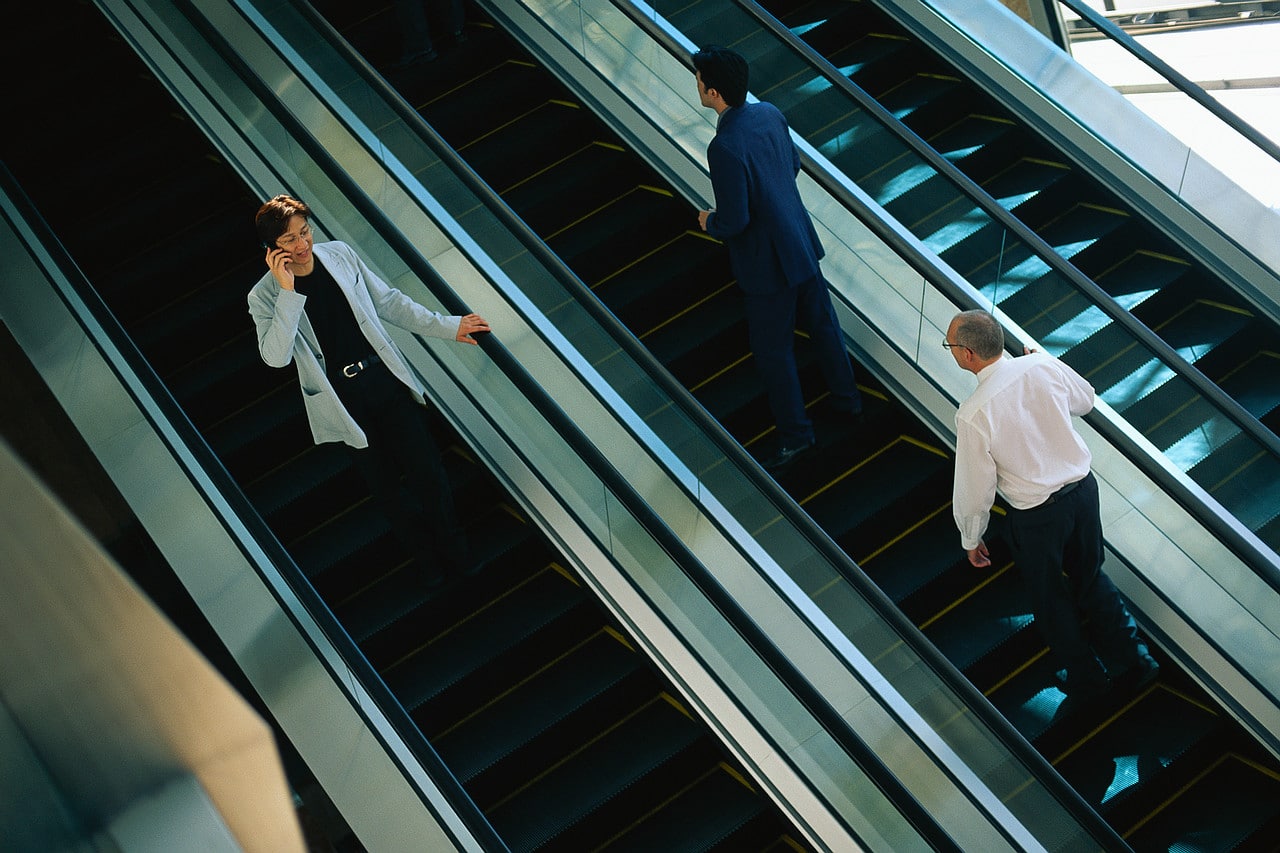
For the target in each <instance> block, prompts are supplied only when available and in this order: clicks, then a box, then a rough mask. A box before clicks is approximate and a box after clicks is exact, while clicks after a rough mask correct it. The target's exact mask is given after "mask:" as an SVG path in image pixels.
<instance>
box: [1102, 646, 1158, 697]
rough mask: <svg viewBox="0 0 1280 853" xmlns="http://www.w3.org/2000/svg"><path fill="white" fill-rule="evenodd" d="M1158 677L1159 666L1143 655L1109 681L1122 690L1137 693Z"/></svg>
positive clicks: (1153, 659)
mask: <svg viewBox="0 0 1280 853" xmlns="http://www.w3.org/2000/svg"><path fill="white" fill-rule="evenodd" d="M1158 675H1160V664H1158V663H1156V659H1155V658H1153V657H1152V656H1151V655H1147V654H1144V655H1143V656H1142V657H1140V658H1138V660H1137V661H1135V662H1134V663H1132V664H1130V665H1129V667H1128V668H1127V669H1125V670H1124V671H1123V672H1121V673H1120V674H1119V675H1116V676H1115V677H1113V678H1112V679H1111V681H1112V683H1114V684H1115V685H1116V686H1117V687H1119V688H1120V689H1122V690H1132V691H1138V690H1141V689H1142V688H1144V687H1146V686H1147V685H1148V684H1150V683H1151V682H1153V681H1155V680H1156V677H1157V676H1158Z"/></svg>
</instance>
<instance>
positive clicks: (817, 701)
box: [180, 0, 1004, 850]
mask: <svg viewBox="0 0 1280 853" xmlns="http://www.w3.org/2000/svg"><path fill="white" fill-rule="evenodd" d="M180 2H181V4H182V5H183V7H184V8H185V10H186V13H187V14H189V13H190V11H191V5H190V2H191V0H180ZM296 8H297V10H298V11H300V12H301V13H302V14H304V15H305V16H306V17H307V18H308V19H311V20H312V22H313V23H320V24H323V26H322V27H321V28H320V32H322V33H325V34H327V36H326V37H328V38H330V39H336V40H337V41H336V42H335V43H334V44H335V47H340V48H341V49H342V51H343V53H348V52H350V53H352V54H353V53H354V52H352V51H351V48H350V47H349V46H347V45H346V43H345V40H343V39H342V38H341V36H340V35H338V34H337V33H336V31H334V30H333V29H332V27H331V25H329V24H328V22H327V21H324V20H323V19H322V18H318V19H317V18H316V13H314V12H313V11H312V10H311V9H310V7H309V5H308V4H305V3H303V4H301V5H298V6H296ZM192 24H193V25H194V26H195V27H196V28H197V29H198V30H199V31H200V32H201V35H202V37H203V38H205V39H206V41H208V43H209V44H210V45H211V46H212V47H213V48H214V49H215V50H216V51H217V52H218V53H219V54H220V55H221V56H222V57H223V60H224V61H225V62H227V63H228V65H229V66H230V67H232V68H233V70H234V71H235V72H236V73H237V74H238V75H239V76H240V77H241V79H242V82H243V83H244V84H245V85H246V86H248V87H249V88H250V89H251V91H253V92H254V94H255V96H256V97H257V98H258V99H259V100H260V101H261V103H262V104H263V106H264V108H267V109H273V107H275V105H276V104H277V103H278V99H277V98H276V97H275V95H274V93H273V92H271V91H270V90H269V89H268V88H267V87H266V86H265V85H264V84H263V83H262V81H261V80H259V79H258V78H257V77H256V75H254V74H253V73H252V71H251V70H250V69H248V68H247V66H246V64H245V63H244V61H243V60H242V59H241V58H240V57H239V55H238V54H237V53H236V52H235V50H234V49H233V48H232V47H231V46H230V45H229V44H227V42H226V39H225V37H223V35H222V34H221V33H219V32H218V31H217V30H216V29H215V28H213V27H212V25H210V24H209V22H208V21H207V20H205V19H204V18H203V17H202V16H199V15H196V16H195V17H194V18H193V19H192ZM348 58H351V56H348ZM355 58H356V59H357V60H358V61H357V62H354V63H353V67H355V68H357V69H358V70H360V73H362V74H369V75H372V80H371V81H370V83H371V84H373V83H376V84H377V85H378V88H379V90H380V91H381V93H382V94H383V95H384V96H386V97H388V99H389V100H390V101H391V102H393V103H401V102H402V99H401V98H400V97H399V96H398V95H397V94H396V93H395V92H394V91H392V90H390V88H389V87H387V84H386V83H385V81H383V80H382V79H381V77H380V76H378V75H377V74H376V72H374V71H373V70H372V68H370V67H369V66H368V64H367V63H366V62H365V61H364V60H363V59H362V58H359V57H358V56H356V57H355ZM302 82H303V83H306V82H307V81H306V80H305V79H303V80H302ZM405 108H406V109H407V106H406V107H405ZM273 114H274V115H275V117H276V119H277V120H278V121H280V122H281V124H282V125H284V126H285V127H286V128H287V129H288V130H289V132H290V135H291V138H292V139H293V140H294V141H295V142H296V143H297V144H298V145H299V146H301V147H303V148H305V149H306V150H307V153H308V156H310V157H311V158H312V159H313V160H314V161H315V162H316V163H317V164H318V165H319V166H320V168H321V171H322V172H323V173H324V174H325V175H326V176H327V177H328V179H329V180H331V181H333V183H334V184H335V185H336V186H337V187H338V188H339V190H340V191H341V192H342V193H343V195H344V197H345V198H346V199H347V200H348V201H349V202H350V203H351V205H352V207H353V209H355V210H357V211H358V212H359V214H360V215H361V216H362V217H364V218H365V219H366V220H367V221H368V222H370V223H371V224H374V225H375V228H376V230H377V231H378V233H379V234H381V235H383V237H384V239H385V240H386V241H387V243H388V244H389V245H390V246H391V247H392V249H393V250H394V251H395V252H396V253H397V254H398V255H399V257H400V259H401V260H402V261H404V262H405V264H406V265H407V266H408V268H409V269H410V270H411V271H412V272H413V274H414V275H416V276H418V277H419V278H420V279H421V280H422V281H423V282H424V283H425V284H427V285H428V287H429V289H430V290H431V291H432V293H433V294H434V295H436V296H437V298H439V299H440V300H441V302H442V304H443V306H444V307H445V308H446V310H448V311H450V312H452V313H455V314H465V313H467V310H468V309H467V307H466V306H465V305H464V304H463V303H462V301H461V299H460V298H459V297H458V296H457V295H456V293H454V291H453V290H452V288H451V287H450V286H449V284H448V283H447V282H446V281H445V280H444V279H443V278H442V277H441V276H440V275H439V273H437V272H436V271H435V269H434V268H433V267H432V266H431V265H430V263H428V262H427V261H426V260H425V259H424V258H423V257H422V255H421V254H420V251H419V249H418V247H417V245H416V244H415V243H414V242H413V241H412V240H411V239H410V238H408V237H407V236H406V235H404V234H403V232H402V231H401V230H400V229H399V228H398V227H397V226H396V224H395V223H394V222H393V221H392V220H391V218H390V217H389V216H387V214H386V213H385V212H384V211H383V210H382V208H381V207H380V206H379V205H377V204H376V203H375V202H374V201H373V199H371V198H369V196H368V195H367V194H366V193H365V191H364V190H363V188H362V187H361V186H360V185H359V184H358V183H357V182H356V181H355V180H354V179H353V178H351V177H350V176H349V175H347V174H346V173H345V172H343V171H342V170H341V168H340V167H339V166H338V164H337V163H336V162H335V160H334V159H333V157H332V155H330V154H329V153H328V151H327V150H326V149H325V147H324V146H323V145H322V144H321V143H320V142H319V140H317V139H316V138H315V137H314V136H313V135H312V134H311V132H310V131H309V129H308V128H307V127H306V126H305V125H303V124H302V123H301V122H300V121H299V120H298V119H297V118H296V117H295V116H293V114H292V113H290V112H289V111H288V110H280V109H273ZM414 115H415V116H416V113H415V114H414ZM417 123H419V124H425V123H423V122H422V119H421V117H420V116H417ZM445 147H446V148H447V146H445ZM456 156H457V155H456V154H454V157H456ZM477 180H478V178H477ZM490 192H491V191H490ZM530 233H531V232H530ZM534 239H536V238H534ZM539 242H540V241H539ZM588 292H589V291H588ZM593 301H594V297H593ZM419 340H420V341H421V342H422V343H423V344H424V345H426V342H425V341H423V340H421V339H419ZM479 344H480V347H481V348H482V349H483V350H484V352H485V353H486V355H487V356H488V357H489V358H490V360H492V361H493V363H494V365H495V366H496V367H497V368H498V369H499V370H500V371H502V373H503V374H504V375H505V376H506V377H507V378H508V379H509V381H511V383H512V384H513V385H514V386H515V387H516V388H517V389H518V390H519V391H520V392H521V393H522V394H524V395H525V396H526V398H527V399H528V400H529V401H530V402H531V403H532V404H533V406H534V408H535V409H536V410H537V411H538V412H539V414H540V415H541V416H543V417H544V418H545V419H546V420H547V422H548V423H549V424H550V425H551V426H552V428H553V429H554V430H555V432H556V433H557V434H558V435H559V436H560V437H561V438H562V439H563V440H564V441H565V442H566V444H568V445H569V447H570V448H571V449H572V450H573V451H574V452H575V453H576V454H577V455H578V456H579V457H581V458H582V459H583V460H585V461H586V462H587V464H588V466H589V467H590V468H591V469H592V470H593V472H594V473H596V474H597V476H599V477H600V479H601V481H602V482H603V483H604V485H605V486H606V487H607V488H608V489H609V490H610V492H611V493H613V494H614V495H615V496H617V497H618V499H619V501H620V503H621V504H622V505H623V506H624V507H625V508H626V509H627V510H628V511H629V512H630V513H632V515H633V516H634V517H635V518H636V520H637V521H638V522H639V523H640V525H641V527H643V528H644V529H645V530H646V532H648V533H649V534H650V535H651V536H653V538H654V539H655V541H657V542H658V543H659V545H661V547H662V548H663V549H664V551H665V552H666V553H668V554H669V555H671V557H672V560H673V561H674V562H675V563H676V564H677V565H679V566H681V568H682V569H684V571H685V572H686V574H687V575H688V576H689V577H690V579H691V580H692V581H693V582H694V583H695V584H696V585H697V586H698V587H699V589H700V590H701V591H702V592H703V594H704V595H706V596H707V598H708V600H710V601H711V602H712V603H713V604H715V606H716V607H717V608H718V609H719V610H720V611H721V612H722V613H724V614H725V615H726V618H727V620H728V621H729V622H730V624H732V625H733V627H734V628H735V630H737V631H738V632H739V633H740V634H741V636H742V637H743V638H744V640H745V641H746V642H747V643H748V645H750V646H751V647H752V649H753V650H754V651H755V652H756V653H757V654H759V655H760V657H761V659H762V660H764V661H766V662H767V663H768V665H769V666H770V668H771V669H773V670H774V671H775V672H777V673H779V677H780V679H781V680H782V681H783V683H784V684H786V685H787V687H788V689H790V690H792V691H793V692H794V694H795V695H796V696H797V697H798V698H799V699H800V701H801V702H802V703H803V704H804V705H805V707H807V708H808V709H809V710H810V712H811V713H813V714H814V716H815V718H816V719H817V720H818V721H819V722H820V723H821V724H822V726H823V728H824V729H825V730H826V731H827V732H829V733H830V734H831V736H832V738H833V739H834V740H835V742H836V743H838V744H839V745H840V746H841V748H842V749H844V750H846V752H847V753H848V754H849V755H850V756H851V757H852V758H853V760H854V761H855V762H856V763H857V764H858V765H859V767H861V768H862V770H863V771H864V772H865V773H866V774H867V776H868V778H869V779H871V781H872V782H873V783H874V784H875V785H876V786H877V787H879V788H880V790H881V791H882V792H883V793H884V794H885V796H886V797H887V798H888V799H889V800H890V802H892V803H893V804H894V806H895V807H896V808H898V809H899V810H900V812H901V813H902V814H903V815H904V817H906V819H907V820H908V821H909V822H910V823H911V825H912V826H913V827H914V828H915V829H916V830H917V831H918V832H919V833H920V834H921V836H922V837H923V838H925V839H927V840H928V842H929V843H930V844H931V845H933V846H934V847H935V849H939V850H958V849H959V848H958V846H957V845H956V843H955V841H954V840H953V839H952V838H951V837H950V836H949V835H948V834H947V832H946V830H945V829H944V828H943V827H942V826H941V825H940V824H939V823H938V822H937V821H936V820H935V819H934V817H933V816H932V815H931V814H929V812H928V811H927V810H925V809H924V808H923V807H922V806H921V804H920V803H919V801H918V800H916V798H915V797H914V796H912V795H911V793H910V792H909V791H908V790H907V788H906V787H905V785H904V784H903V783H902V782H900V781H899V780H898V778H897V777H896V776H894V774H892V773H891V772H890V771H889V770H888V768H887V767H886V766H885V765H884V763H883V762H882V761H881V759H880V758H879V756H878V755H876V754H875V752H874V750H873V749H872V748H871V747H869V746H868V745H867V744H866V743H865V742H864V741H863V740H862V739H861V738H859V737H858V736H857V734H856V733H855V732H854V731H853V729H852V726H851V725H850V723H849V722H848V721H847V720H846V719H845V718H844V716H843V715H842V714H841V713H840V711H839V709H837V708H835V707H833V706H832V705H831V704H830V702H829V701H828V700H827V699H826V697H825V696H823V694H822V692H821V690H820V689H819V688H817V687H816V686H814V685H813V684H811V683H810V682H809V681H808V679H806V678H805V677H804V675H803V673H801V672H800V670H799V668H798V667H797V666H796V664H795V663H794V662H793V661H792V660H791V659H790V658H789V657H788V656H787V655H786V654H785V653H784V652H783V651H782V650H781V649H779V648H778V647H777V645H776V642H775V641H774V640H773V639H772V638H771V637H770V636H769V635H768V634H767V633H766V632H765V631H764V630H763V629H762V628H761V627H760V626H759V625H758V624H756V623H755V621H754V620H752V619H751V618H750V617H748V616H747V615H746V614H745V613H743V612H742V610H741V606H740V605H739V604H738V602H737V601H736V599H734V597H733V596H732V594H731V593H729V592H728V590H726V589H725V588H724V587H723V586H722V585H721V584H720V582H719V581H718V580H717V579H716V578H715V576H714V574H713V573H712V572H711V571H710V570H709V569H707V568H706V567H705V566H704V565H703V564H702V562H701V561H700V560H698V558H697V557H696V555H694V554H693V553H692V551H691V550H690V549H689V546H688V545H687V544H685V542H684V540H683V539H681V538H680V537H679V536H678V535H677V534H676V533H675V532H674V531H672V530H671V529H670V527H668V526H667V524H666V522H665V521H664V520H663V519H662V518H661V517H660V516H659V515H658V514H657V512H656V511H655V510H654V509H653V508H652V507H651V506H650V505H649V503H648V502H647V501H646V500H645V499H644V497H643V496H642V495H640V493H639V492H638V491H636V489H635V487H634V485H633V484H632V483H631V482H630V481H629V480H628V479H627V478H626V477H625V476H624V475H623V474H622V473H621V472H619V471H618V470H617V469H616V468H615V467H614V465H613V463H612V462H610V461H609V460H608V458H607V457H606V456H605V455H604V453H603V452H602V451H601V450H600V449H599V448H598V447H596V445H595V444H594V443H593V442H592V441H591V440H590V439H589V438H588V437H587V436H586V435H585V434H584V433H583V432H582V431H581V429H580V428H579V427H578V426H577V424H576V423H575V422H574V421H573V420H572V419H571V418H570V417H569V416H568V415H567V414H566V413H565V412H564V410H563V409H562V408H561V407H560V406H559V404H558V403H557V402H556V401H555V399H554V398H553V397H551V395H550V394H549V393H548V392H547V391H546V390H545V389H544V388H543V387H542V386H541V385H540V384H539V383H538V382H537V381H536V380H535V379H534V378H533V377H532V376H531V375H530V374H529V373H528V372H527V371H526V369H525V367H524V365H523V364H522V363H521V362H520V360H519V359H518V358H517V357H516V356H515V355H514V354H512V353H511V352H510V351H509V350H507V349H506V348H505V347H504V346H503V345H502V344H501V343H500V342H499V341H498V340H497V338H496V337H494V336H492V335H485V336H481V338H480V340H479ZM735 444H736V443H735ZM738 449H739V451H741V448H740V447H739V448H738ZM741 452H742V453H743V454H744V455H745V451H741ZM747 458H748V459H749V458H750V457H747ZM281 547H282V546H281ZM286 556H287V555H286ZM304 581H305V579H304ZM339 630H341V628H340V627H339ZM356 651H357V654H360V653H359V652H358V649H357V650H356ZM357 663H358V664H360V666H358V667H357V668H358V669H359V670H360V673H361V675H362V680H363V679H364V678H372V679H374V680H375V682H376V683H379V684H381V677H380V676H379V675H378V674H377V672H376V671H375V670H373V669H372V667H371V666H370V665H369V664H368V663H367V661H365V660H364V659H363V657H362V656H361V658H360V659H359V661H357ZM379 695H380V697H381V696H386V697H388V698H389V700H390V701H391V702H392V703H393V704H394V705H395V707H397V708H399V704H398V701H397V700H396V699H395V698H394V696H392V695H391V694H390V691H389V689H386V690H385V692H384V691H380V692H379ZM405 718H406V719H408V718H407V715H406V717H405ZM410 724H411V725H412V723H411V721H410ZM418 739H419V740H420V742H421V744H422V745H423V746H425V748H426V749H427V750H429V755H431V756H432V757H433V758H435V760H436V761H439V758H438V755H436V753H435V751H434V749H433V748H432V747H431V745H430V743H429V742H427V741H426V739H425V737H422V736H421V735H420V734H419V735H418ZM431 766H432V767H433V768H434V767H435V766H436V764H435V762H433V763H432V765H431ZM439 766H440V767H441V769H442V770H443V772H444V773H445V774H446V777H445V778H446V779H448V780H452V781H453V782H455V783H456V779H455V777H453V775H452V773H451V772H450V771H449V770H448V769H447V768H446V767H444V765H443V762H440V763H439ZM433 778H435V774H434V772H433ZM457 784H458V787H457V791H458V792H459V793H461V795H462V797H463V798H464V802H466V803H468V804H469V808H467V809H459V813H460V814H462V815H464V816H470V815H472V814H473V813H474V816H475V817H477V818H478V819H479V820H481V821H483V827H482V828H487V831H488V833H492V832H493V831H492V827H490V826H489V824H488V821H487V820H485V819H484V816H483V815H482V814H480V813H479V811H478V809H475V807H474V805H470V800H469V797H468V796H467V795H466V793H465V790H464V789H462V787H461V785H460V783H457ZM454 805H455V807H457V803H455V804H454ZM837 817H838V816H837ZM845 828H846V830H847V831H849V832H850V834H851V835H853V834H854V833H853V830H852V828H851V827H848V826H847V824H846V825H845ZM1001 831H1004V830H1003V827H1001ZM486 834H487V833H486ZM493 836H494V837H496V833H493Z"/></svg>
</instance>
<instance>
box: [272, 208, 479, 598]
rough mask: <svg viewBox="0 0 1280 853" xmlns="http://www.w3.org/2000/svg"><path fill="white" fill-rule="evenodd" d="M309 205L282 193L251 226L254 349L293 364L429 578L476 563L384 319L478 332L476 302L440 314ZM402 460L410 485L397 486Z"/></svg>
mask: <svg viewBox="0 0 1280 853" xmlns="http://www.w3.org/2000/svg"><path fill="white" fill-rule="evenodd" d="M310 219H311V210H310V208H308V207H307V205H306V204H305V203H303V202H302V201H300V200H298V199H296V198H294V197H292V196H289V195H278V196H276V197H275V198H272V199H271V200H270V201H268V202H266V203H265V204H263V205H262V207H261V208H259V210H258V213H257V215H256V216H255V218H254V227H255V228H256V229H257V233H258V237H259V239H260V240H261V241H262V245H263V248H264V249H265V250H266V257H265V261H266V265H267V269H268V272H267V274H266V275H264V276H263V277H262V279H261V280H259V281H258V283H257V284H256V285H254V287H253V289H252V290H251V291H250V292H249V313H250V314H251V315H252V317H253V321H254V324H255V325H256V327H257V332H258V351H259V353H260V354H261V356H262V360H263V361H264V362H266V363H267V364H268V365H270V366H271V367H286V366H288V365H289V364H290V363H293V364H294V365H296V368H297V371H298V380H299V383H300V385H301V386H302V398H303V402H304V404H305V407H306V412H307V419H308V422H309V424H310V427H311V433H312V439H313V440H314V441H315V443H317V444H322V443H325V442H341V443H342V444H344V445H346V447H347V448H348V449H349V452H350V455H351V458H352V461H353V462H354V463H355V464H356V466H357V467H358V468H359V470H360V472H361V474H362V475H363V476H364V479H365V481H366V483H368V485H369V491H370V493H371V494H372V496H373V497H374V499H375V500H376V501H377V503H378V505H379V506H380V507H381V509H382V511H383V513H384V514H385V515H386V516H387V518H388V520H389V521H390V523H391V526H392V529H393V531H394V532H395V534H396V536H397V538H398V539H400V541H401V542H402V543H403V544H404V546H405V547H406V548H407V549H408V551H409V553H410V554H412V555H413V558H414V560H415V562H416V563H417V564H418V566H419V569H420V571H421V577H422V578H423V582H424V583H425V584H426V586H428V587H436V586H439V585H440V584H441V583H443V581H444V579H445V575H446V573H448V572H456V573H470V572H471V571H472V570H473V563H472V561H471V556H470V554H469V549H468V547H467V543H466V537H465V534H464V533H463V531H462V527H461V525H460V524H459V523H458V519H457V516H456V514H455V513H454V509H453V498H452V495H451V493H450V489H449V485H448V483H447V481H446V477H445V472H444V466H443V465H442V463H441V461H440V453H439V450H438V449H437V448H436V444H435V441H434V440H433V439H432V436H431V432H430V430H429V429H428V426H427V423H426V421H425V420H424V418H423V412H422V406H423V404H424V403H425V397H424V394H425V391H426V389H425V388H424V387H423V386H422V384H421V383H420V382H419V380H418V378H417V377H416V375H415V374H414V373H413V371H412V370H410V369H409V366H408V364H407V362H406V360H405V358H404V354H403V353H402V352H401V351H400V349H399V347H397V346H396V344H395V342H394V341H392V339H391V337H390V335H389V334H387V330H386V327H385V325H384V323H390V324H392V325H395V326H399V327H400V328H402V329H405V330H407V331H410V332H415V333H417V334H420V335H426V336H429V337H436V338H445V339H449V340H454V341H457V342H459V343H465V344H475V343H477V341H476V339H475V338H474V337H473V335H475V334H477V333H483V332H488V331H489V324H488V323H487V322H486V321H485V320H484V318H483V317H481V316H480V315H478V314H467V315H465V316H445V315H442V314H439V313H437V312H435V311H431V310H429V309H427V308H425V307H423V306H422V305H419V304H418V303H417V302H414V301H413V300H412V299H410V298H409V297H408V296H406V295H405V294H404V293H402V292H400V291H399V290H397V289H395V288H394V287H391V286H390V285H389V284H387V283H386V282H384V281H383V280H382V279H381V278H379V277H378V276H377V275H376V274H375V273H374V272H373V271H372V270H371V269H369V267H368V266H367V265H366V264H365V263H364V261H363V260H361V259H360V257H359V255H357V254H356V252H355V250H354V249H352V248H351V247H350V246H348V245H347V244H346V243H342V242H339V241H336V240H335V241H332V242H324V243H316V242H314V238H313V235H312V233H311V225H310ZM401 471H404V472H407V474H408V482H409V486H410V490H409V493H408V494H405V493H404V490H403V489H402V488H401V486H400V473H401Z"/></svg>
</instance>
